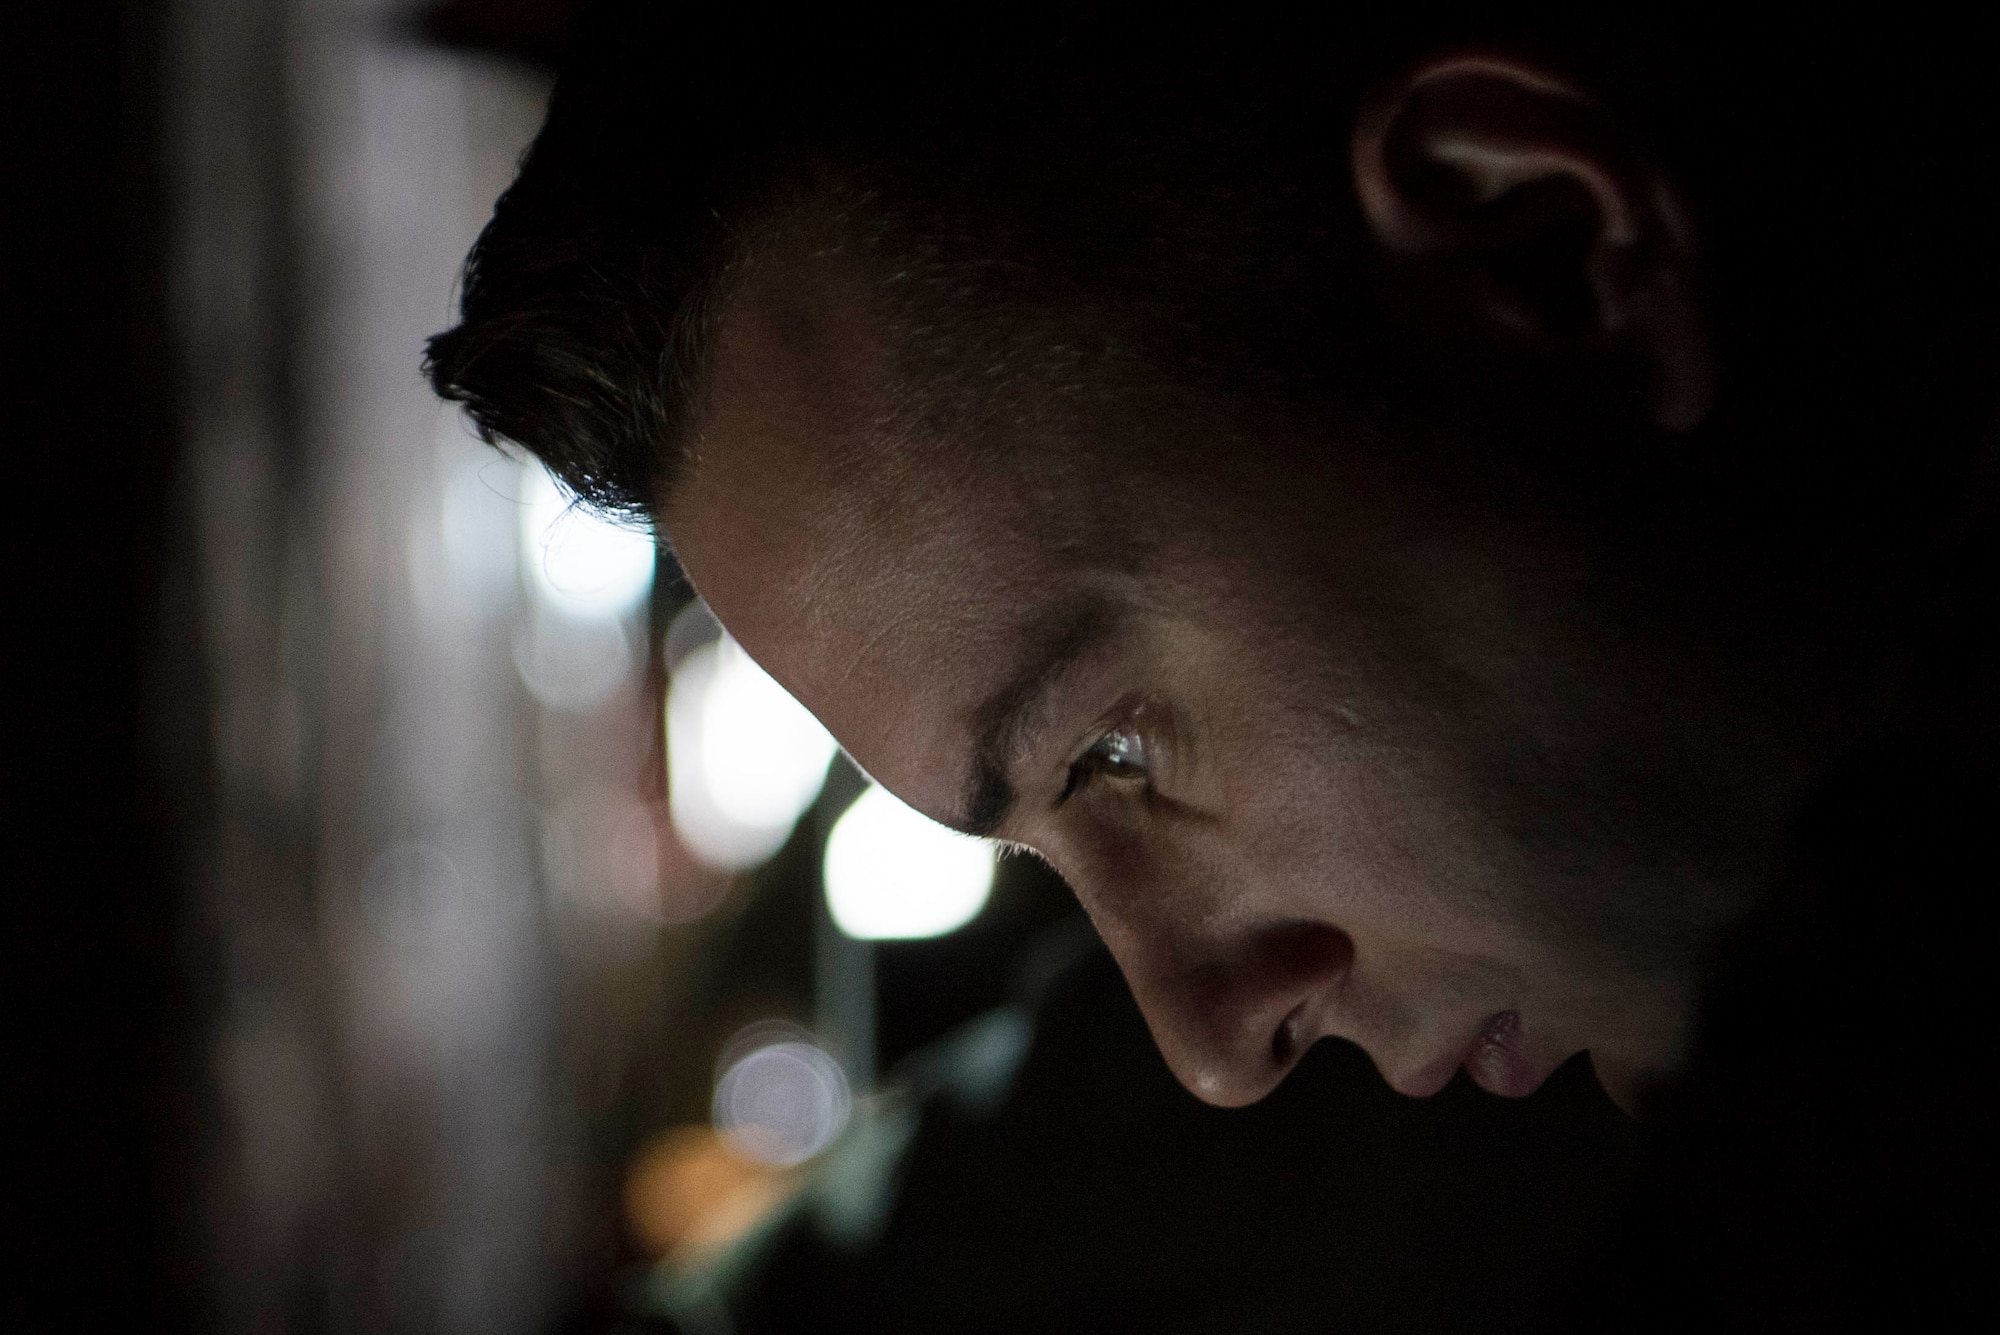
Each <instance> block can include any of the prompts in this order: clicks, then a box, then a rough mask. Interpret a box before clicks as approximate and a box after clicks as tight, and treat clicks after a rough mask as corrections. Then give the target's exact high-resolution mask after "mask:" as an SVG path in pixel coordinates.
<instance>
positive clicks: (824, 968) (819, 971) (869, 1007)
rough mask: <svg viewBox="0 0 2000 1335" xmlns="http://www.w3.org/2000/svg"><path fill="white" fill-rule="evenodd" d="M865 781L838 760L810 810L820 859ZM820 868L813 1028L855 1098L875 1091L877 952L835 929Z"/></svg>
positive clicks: (815, 920)
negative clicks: (835, 1059)
mask: <svg viewBox="0 0 2000 1335" xmlns="http://www.w3.org/2000/svg"><path fill="white" fill-rule="evenodd" d="M867 783H868V781H867V779H866V778H864V777H863V776H862V774H861V771H860V770H858V769H856V768H855V766H854V762H852V761H851V760H849V759H848V758H847V757H846V755H845V754H841V755H836V756H835V757H834V760H833V767H832V768H831V769H830V770H829V771H828V772H827V780H826V788H825V790H824V791H823V792H821V794H820V797H819V801H818V802H817V803H816V804H815V805H814V807H813V817H812V819H813V821H814V823H815V826H816V827H817V828H816V829H815V830H814V834H815V839H814V846H815V847H816V848H817V849H818V850H819V852H820V855H821V857H822V858H823V856H824V852H825V849H826V840H827V835H828V834H829V833H830V832H831V831H832V829H833V823H834V822H835V821H837V820H839V819H840V816H841V813H842V812H844V811H846V810H847V808H848V807H850V806H852V805H853V804H854V799H855V798H857V797H859V796H860V795H861V790H862V789H863V788H865V787H867ZM822 867H823V863H822V862H816V863H815V866H814V870H815V878H814V893H813V1025H814V1027H815V1028H816V1029H818V1030H819V1034H820V1037H821V1038H822V1039H823V1040H825V1041H826V1043H827V1044H828V1046H829V1047H831V1048H832V1050H833V1052H834V1055H835V1056H837V1057H839V1058H840V1064H841V1066H842V1067H843V1068H845V1069H846V1072H847V1079H848V1083H849V1084H851V1085H853V1086H854V1090H855V1092H856V1093H864V1092H866V1091H868V1090H870V1089H873V1088H874V1087H875V1048H876V1029H877V1024H878V1017H877V1015H876V1007H875V1001H876V986H875V946H874V943H873V942H870V941H857V940H855V939H854V938H853V937H851V936H849V935H848V934H847V933H845V932H843V931H841V930H840V928H839V927H837V926H835V925H834V921H833V914H832V912H830V911H829V910H828V908H827V903H826V885H825V873H824V871H823V870H822Z"/></svg>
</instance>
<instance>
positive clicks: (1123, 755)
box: [1056, 726, 1150, 806]
mask: <svg viewBox="0 0 2000 1335" xmlns="http://www.w3.org/2000/svg"><path fill="white" fill-rule="evenodd" d="M1149 772H1150V769H1149V764H1148V756H1147V747H1146V739H1145V738H1144V736H1142V735H1141V734H1140V733H1139V731H1138V730H1137V729H1136V728H1132V727H1129V726H1120V727H1115V728H1111V729H1108V730H1106V731H1105V732H1103V733H1100V734H1099V735H1098V737H1097V739H1096V740H1095V741H1093V742H1092V743H1091V744H1090V745H1089V746H1088V747H1086V748H1085V749H1084V752H1083V754H1082V755H1080V756H1078V757H1077V758H1076V759H1075V760H1074V761H1072V762H1071V763H1070V767H1069V781H1068V782H1067V783H1066V784H1065V785H1064V786H1063V790H1062V795H1061V796H1060V797H1058V798H1057V799H1056V805H1058V806H1060V805H1062V804H1063V803H1064V802H1066V801H1068V800H1069V798H1070V797H1072V796H1073V795H1075V794H1076V793H1078V792H1080V791H1081V790H1082V789H1084V788H1085V787H1087V786H1088V785H1089V784H1090V783H1091V781H1092V780H1094V779H1098V778H1105V779H1112V780H1122V781H1125V782H1133V781H1137V780H1143V779H1145V778H1146V777H1147V775H1148V773H1149Z"/></svg>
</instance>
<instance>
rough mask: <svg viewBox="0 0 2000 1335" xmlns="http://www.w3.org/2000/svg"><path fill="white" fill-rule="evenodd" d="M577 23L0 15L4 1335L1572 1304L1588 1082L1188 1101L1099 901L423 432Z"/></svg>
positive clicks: (681, 593)
mask: <svg viewBox="0 0 2000 1335" xmlns="http://www.w3.org/2000/svg"><path fill="white" fill-rule="evenodd" d="M577 7H578V6H577V5H575V4H572V3H568V2H567V0H448V2H447V3H443V4H437V3H432V4H409V3H394V2H392V0H159V3H132V4H126V5H117V4H99V5H92V4H79V3H72V4H62V5H54V4H47V5H43V4H36V3H31V2H30V0H21V2H20V3H16V4H12V5H10V6H8V7H7V15H6V17H5V19H4V20H0V21H4V23H5V24H6V25H7V29H6V36H5V41H4V43H0V45H4V47H5V51H6V55H7V57H8V59H9V64H10V70H9V78H8V88H7V98H8V100H7V103H6V107H7V110H6V139H7V141H8V146H7V151H8V153H9V155H10V160H11V162H12V165H11V166H10V168H9V170H8V171H7V172H6V178H7V180H8V184H9V189H10V202H9V204H8V207H7V215H6V216H7V235H8V240H9V245H8V247H7V251H8V255H7V264H8V269H7V274H8V278H7V282H8V287H7V290H6V329H7V338H8V344H7V354H6V362H7V374H8V376H9V384H10V389H9V398H8V402H9V404H10V409H11V414H12V421H11V423H10V428H9V431H8V437H9V443H10V446H11V448H10V450H9V458H10V459H11V460H13V461H15V464H16V466H17V468H20V469H22V470H24V471H22V472H20V473H17V475H16V476H17V478H19V479H20V481H19V482H18V483H17V487H16V490H15V492H14V494H13V502H14V504H13V506H12V509H13V510H14V512H15V514H16V515H17V516H18V518H17V519H16V522H15V524H14V525H12V526H11V528H12V531H11V532H10V533H9V538H10V541H11V542H14V543H18V544H19V546H20V550H19V552H18V553H16V555H15V558H14V559H13V560H12V561H10V563H9V564H10V571H11V578H10V579H9V580H8V584H9V586H10V588H11V593H10V597H20V598H22V599H24V600H25V605H24V607H23V609H22V611H23V615H18V616H15V617H10V618H9V622H10V626H9V635H10V649H11V652H10V653H9V654H8V655H7V657H8V660H9V671H10V674H12V676H13V678H14V679H15V686H14V689H13V690H11V691H10V692H9V696H10V700H11V703H12V704H13V706H14V707H15V710H16V712H17V714H18V715H19V721H18V722H17V723H16V725H15V728H14V729H13V732H14V735H15V736H17V737H19V738H21V739H23V740H24V741H25V743H26V745H25V746H24V747H23V748H22V749H21V750H20V751H18V752H17V755H18V756H19V757H20V758H19V759H18V760H17V762H16V766H15V772H14V780H15V783H14V785H12V786H13V787H15V788H16V790H17V796H16V798H15V800H14V801H13V802H11V803H10V804H9V812H8V819H9V825H10V834H9V837H8V850H9V852H8V855H9V858H10V864H9V865H10V867H11V868H12V871H10V874H9V884H8V885H7V887H6V890H5V894H6V897H7V902H8V912H9V915H10V919H9V921H10V928H9V931H8V933H7V936H8V944H9V947H10V955H12V956H15V957H17V958H14V959H13V961H12V964H11V967H10V968H9V969H8V970H7V981H8V985H9V986H10V988H13V989H14V990H15V991H16V993H17V995H16V996H15V997H14V998H13V999H12V1000H11V1002H10V1003H9V1004H8V1006H7V1008H6V1010H7V1014H8V1019H9V1023H10V1025H12V1026H16V1027H18V1034H17V1038H16V1040H15V1041H13V1042H11V1043H10V1049H9V1050H10V1053H11V1054H12V1056H11V1058H10V1070H9V1073H8V1078H7V1085H8V1093H7V1108H8V1117H9V1128H8V1137H7V1140H8V1146H9V1153H10V1160H11V1161H13V1167H12V1168H11V1170H10V1171H11V1172H12V1173H13V1174H14V1178H15V1182H14V1186H13V1188H12V1189H11V1190H10V1192H9V1196H8V1200H9V1202H10V1206H9V1211H8V1213H9V1217H8V1229H9V1233H8V1237H9V1243H8V1246H7V1248H6V1260H7V1264H8V1266H9V1267H10V1269H11V1270H13V1271H14V1272H15V1274H14V1278H13V1280H12V1282H10V1283H9V1284H8V1285H6V1286H4V1287H0V1310H7V1311H9V1313H10V1315H11V1316H12V1318H13V1320H12V1321H10V1325H13V1326H14V1328H19V1329H27V1328H29V1327H28V1326H27V1325H25V1324H20V1323H21V1322H22V1320H23V1318H25V1317H26V1316H27V1314H29V1313H30V1312H48V1311H60V1312H62V1313H63V1314H64V1315H65V1319H64V1325H66V1326H68V1327H71V1328H79V1329H118V1328H122V1327H124V1326H130V1327H131V1328H135V1329H145V1330H182V1329H185V1330H203V1331H219V1332H267V1331H272V1332H275V1331H329V1332H332V1331H412V1332H415V1331H427V1332H428V1331H468V1332H472V1331H478V1332H493V1333H496V1335H505V1333H509V1332H531V1331H586V1330H587V1331H599V1330H603V1331H608V1330H614V1329H631V1330H642V1329H655V1330H684V1331H702V1332H729V1331H746V1332H747V1331H762V1330H799V1329H856V1330H954V1331H957V1330H965V1331H971V1330H1058V1329H1061V1330H1068V1329H1075V1330H1085V1329H1089V1330H1104V1329H1134V1330H1185V1331H1207V1330H1295V1329H1296V1330H1312V1329H1326V1328H1334V1327H1338V1328H1342V1329H1357V1328H1359V1329H1426V1330H1439V1329H1504V1328H1513V1327H1516V1326H1520V1325H1523V1324H1526V1323H1527V1322H1528V1321H1529V1319H1530V1317H1531V1315H1532V1313H1533V1311H1534V1310H1535V1308H1536V1305H1537V1304H1538V1303H1539V1302H1540V1301H1541V1299H1542V1296H1543V1295H1544V1294H1545V1293H1546V1291H1547V1290H1548V1289H1549V1287H1550V1286H1552V1285H1554V1284H1556V1283H1558V1282H1560V1279H1561V1276H1562V1274H1563V1272H1564V1270H1565V1269H1566V1267H1568V1266H1569V1265H1570V1264H1572V1263H1573V1258H1574V1257H1575V1255H1576V1254H1577V1252H1578V1251H1579V1249H1580V1248H1581V1247H1582V1246H1583V1245H1584V1243H1585V1241H1586V1240H1587V1239H1588V1237H1589V1235H1590V1233H1591V1231H1592V1229H1593V1228H1594V1227H1595V1225H1596V1222H1597V1220H1598V1219H1599V1218H1600V1217H1601V1215H1602V1213H1603V1211H1604V1210H1605V1209H1606V1208H1607V1203H1608V1202H1609V1201H1610V1200H1611V1199H1612V1198H1613V1196H1615V1194H1616V1192H1617V1190H1618V1188H1619V1186H1620V1184H1621V1182H1622V1181H1623V1179H1624V1175H1625V1174H1626V1172H1627V1169H1628V1166H1629V1159H1630V1156H1631V1150H1632V1146H1631V1137H1630V1134H1629V1130H1628V1128H1627V1127H1626V1125H1625V1124H1624V1123H1623V1121H1622V1120H1621V1119H1620V1118H1619V1117H1618V1115H1617V1114H1616V1113H1615V1112H1614V1111H1612V1110H1611V1109H1610V1107H1609V1105H1608V1104H1607V1103H1605V1102H1604V1100H1603V1099H1602V1098H1601V1096H1599V1095H1598V1094H1597V1092H1596V1090H1595V1087H1594V1085H1593V1084H1592V1082H1591V1080H1590V1079H1589V1076H1588V1072H1587V1071H1586V1070H1584V1069H1582V1068H1577V1069H1569V1070H1565V1071H1564V1072H1563V1073H1561V1074H1560V1075H1559V1077H1558V1079H1557V1080H1555V1081H1554V1082H1552V1084H1551V1086H1550V1087H1549V1089H1548V1090H1546V1091H1545V1092H1544V1093H1543V1094H1542V1095H1540V1096H1538V1097H1537V1098H1535V1099H1532V1100H1527V1101H1524V1102H1521V1103H1516V1104H1503V1103H1501V1102H1500V1101H1498V1100H1493V1099H1490V1098H1487V1097H1486V1096H1484V1095H1481V1094H1479V1093H1478V1092H1477V1091H1475V1090H1473V1089H1471V1088H1470V1087H1469V1086H1467V1085H1465V1084H1464V1083H1463V1082H1461V1083H1459V1084H1456V1085H1454V1086H1453V1087H1452V1088H1451V1089H1450V1090H1448V1091H1447V1092H1446V1093H1445V1094H1444V1095H1441V1096H1440V1097H1438V1098H1437V1099H1434V1100H1430V1101H1428V1102H1426V1103H1423V1104H1415V1103H1410V1102H1407V1101H1404V1100H1401V1099H1399V1098H1397V1097H1396V1096H1394V1095H1392V1094H1390V1093H1389V1092H1388V1091H1387V1090H1386V1089H1384V1088H1383V1087H1382V1086H1381V1085H1380V1082H1379V1080H1377V1079H1376V1077H1375V1076H1374V1075H1373V1073H1372V1071H1371V1070H1370V1069H1369V1067H1368V1064H1367V1062H1366V1060H1365V1058H1363V1057H1362V1056H1361V1055H1360V1054H1359V1053H1357V1052H1355V1051H1354V1050H1352V1049H1350V1048H1345V1047H1342V1046H1341V1045H1338V1044H1325V1045H1322V1046H1321V1048H1319V1049H1317V1050H1316V1051H1315V1052H1314V1054H1312V1057H1311V1058H1310V1059H1309V1060H1308V1062H1307V1063H1306V1064H1305V1066H1304V1067H1303V1068H1302V1069H1301V1071H1300V1072H1299V1074H1298V1075H1297V1076H1295V1077H1294V1079H1293V1080H1292V1081H1290V1082H1289V1083H1288V1084H1287V1085H1286V1087H1285V1088H1284V1089H1283V1090H1282V1091H1281V1092H1280V1094H1279V1095H1278V1096H1276V1097H1274V1098H1273V1099H1272V1100H1270V1101H1268V1102H1267V1103H1265V1104H1263V1105H1260V1106H1258V1107H1257V1108H1254V1109H1251V1110H1247V1111H1242V1112H1236V1113H1222V1112H1218V1111H1216V1110H1212V1109H1207V1108H1204V1107H1202V1106H1200V1105H1198V1104H1197V1103H1195V1102H1194V1101H1193V1100H1192V1099H1191V1098H1189V1097H1188V1096H1187V1095H1185V1094H1184V1093H1183V1092H1182V1091H1180V1090H1179V1089H1178V1087H1176V1086H1175V1085H1174V1084H1173V1082H1172V1081H1171V1079H1170V1077H1169V1076H1168V1075H1167V1072H1166V1070H1165V1068H1164V1066H1163V1065H1162V1064H1161V1062H1160V1061H1159V1059H1158V1057H1157V1056H1156V1055H1155V1054H1154V1053H1153V1051H1152V1049H1151V1047H1150V1044H1149V1042H1148V1039H1147V1036H1146V1034H1145V1032H1144V1028H1143V1025H1142V1024H1141V1022H1140V1020H1139V1018H1138V1015H1137V1012H1136V1011H1135V1010H1134V1009H1133V1007H1132V1005H1131V1002H1130V999H1129V997H1128V996H1127V994H1126V993H1125V991H1124V987H1123V984H1122V982H1121V981H1120V980H1119V979H1118V977H1117V974H1116V971H1115V970H1114V969H1113V968H1112V967H1111V965H1110V962H1109V960H1108V958H1107V957H1106V956H1104V954H1103V953H1102V951H1101V949H1100V948H1099V947H1097V946H1096V944H1095V943H1094V940H1093V938H1092V937H1091V936H1090V933H1089V931H1088V929H1087V927H1086V926H1085V925H1084V924H1082V923H1081V921H1080V919H1079V918H1078V915H1077V913H1076V910H1075V907H1074V903H1073V901H1072V900H1071V899H1070V898H1069V895H1068V892H1067V891H1066V890H1065V889H1064V887H1062V885H1061V884H1060V883H1059V882H1057V881H1056V880H1055V879H1054V878H1053V877H1052V876H1051V875H1050V874H1049V873H1048V872H1046V871H1045V870H1044V869H1043V868H1041V867H1040V865H1039V864H1038V863H1035V862H1033V861H1032V860H1029V859H1022V858H1007V859H1001V858H998V857H996V855H995V852H994V850H993V849H992V848H990V847H988V846H986V845H984V844H981V843H979V842H977V841H972V840H968V839H964V838H962V837H960V836H956V835H953V834H951V833H949V832H946V831H943V830H942V829H941V828H939V827H937V826H934V825H931V824H929V823H928V822H926V821H925V820H924V819H923V818H922V817H919V816H916V815H915V814H914V813H912V812H910V811H909V810H908V809H907V808H905V807H903V806H902V805H901V804H900V803H898V802H896V801H895V800H894V799H893V798H891V797H889V796H888V795H887V794H886V793H884V792H881V791H880V790H877V789H874V788H872V787H871V786H870V785H869V783H868V781H867V780H866V778H865V777H864V776H862V775H861V774H859V773H858V772H857V771H856V770H855V769H854V768H853V767H852V766H851V765H850V764H849V763H848V762H847V761H846V760H845V759H844V758H843V757H841V756H840V755H839V754H838V752H837V750H836V748H835V746H834V744H833V742H832V740H831V739H830V738H829V737H827V735H826V734H825V733H824V732H823V731H822V730H821V729H820V728H819V726H818V724H817V723H816V722H815V721H814V720H813V719H812V718H811V717H810V716H809V715H807V714H806V713H805V712H804V711H803V710H801V709H800V708H799V707H798V706H797V705H796V704H795V703H793V702H792V701H791V700H790V699H789V698H788V697H787V696H785V694H784V692H783V691H782V690H781V689H780V688H778V687H777V686H776V685H775V683H773V682H772V681H771V680H770V679H769V678H768V677H767V676H765V675H764V674H763V673H762V672H761V671H760V670H759V669H758V668H757V667H756V666H755V664H754V663H752V662H751V661H750V660H749V659H748V658H747V657H746V656H745V655H744V654H743V653H742V652H741V651H740V650H739V649H737V648H736V646H735V645H734V644H733V643H732V642H731V641H730V640H729V639H728V638H727V637H726V636H724V635H723V634H722V633H721V631H720V628H719V627H718V626H717V625H716V624H715V622H714V620H713V619H712V618H711V617H710V616H709V615H708V613H707V611H706V609H705V608H704V607H703V606H702V605H701V604H700V603H699V602H698V601H697V600H695V599H694V598H693V597H692V595H691V593H690V591H689V590H688V589H687V587H686V586H685V584H684V582H683V581H682V580H681V579H680V576H679V572H678V571H677V570H676V569H675V568H674V567H673V565H672V563H671V561H670V560H667V559H663V558H661V557H660V556H658V555H657V554H656V551H655V547H654V544H653V541H652V538H651V536H650V535H649V534H646V533H642V532H633V531H630V530H628V529H621V528H618V527H615V526H612V525H608V524H606V523H604V522H602V521H600V520H598V519H596V518H594V517H592V516H590V515H588V514H585V513H583V512H581V511H578V510H576V509H574V508H572V507H571V506H570V504H569V502H568V498H567V497H566V496H564V495H563V494H562V493H561V492H560V491H559V490H558V489H557V488H556V487H555V486H554V484H553V483H551V482H550V480H549V479H548V478H547V476H546V475H545V474H543V473H542V472H541V471H540V469H539V467H538V466H536V465H534V464H533V463H532V462H530V461H525V460H523V459H522V458H520V457H518V456H510V455H508V454H505V453H503V452H500V451H496V450H494V449H491V448H489V447H487V446H485V445H483V444H481V443H480V442H478V441H477V440H475V439H473V438H471V437H470V436H469V435H468V434H467V432H466V430H465V428H464V426H463V425H462V424H461V422H460V421H459V419H458V417H457V415H456V413H455V412H454V411H452V410H449V409H447V408H445V407H442V406H441V405H439V404H438V403H436V402H435V401H434V400H433V399H432V397H431V396H430V394H429V392H428V390H427V389H426V387H425V385H424V384H423V382H422V380H421V378H420V375H419V370H418V367H419V360H420V356H421V350H422V344H423V340H424V338H425V337H426V336H427V335H428V334H430V333H433V332H435V331H436V330H438V329H441V328H443V327H445V326H446V325H447V324H449V323H450V322H451V320H452V303H453V296H454V282H455V277H456V272H457V267H458V265H459V263H460V262H461V260H462V258H463V256H464V254H465V252H466V250H467V248H468V247H469V246H470V244H471V242H472V240H473V238H474V236H475V235H476V233H477V231H478V229H479V227H480V225H481V224H482V222H483V221H484V219H485V217H486V215H487V213H488V211H489V210H490V208H491V205H492V202H493V200H494V198H495V196H496V195H497V194H498V193H499V192H500V191H501V190H502V189H503V188H504V187H505V186H506V184H507V182H508V181H509V179H510V178H511V175H512V172H513V169H514V166H515V164H516V162H517V160H518V158H519V156H520V154H521V153H522V151H523V150H524V148H525V147H526V145H527V144H528V142H529V140H530V139H531V138H532V136H533V134H534V132H535V130H536V128H537V126H538V124H539V119H540V115H541V111H542V108H543V105H544V102H545V99H546V97H547V95H548V91H549V87H550V79H551V69H552V65H553V62H554V61H555V60H556V59H557V58H558V56H559V53H560V51H561V48H562V44H563V41H564V37H565V34H566V33H567V32H568V30H569V27H570V25H571V24H572V23H573V21H574V19H575V16H576V15H575V11H576V9H577Z"/></svg>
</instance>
